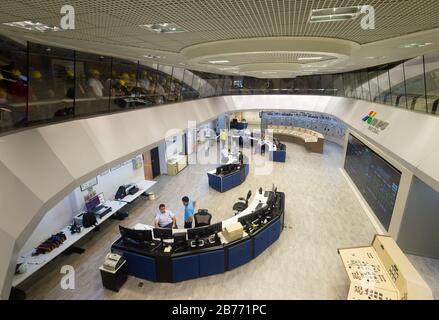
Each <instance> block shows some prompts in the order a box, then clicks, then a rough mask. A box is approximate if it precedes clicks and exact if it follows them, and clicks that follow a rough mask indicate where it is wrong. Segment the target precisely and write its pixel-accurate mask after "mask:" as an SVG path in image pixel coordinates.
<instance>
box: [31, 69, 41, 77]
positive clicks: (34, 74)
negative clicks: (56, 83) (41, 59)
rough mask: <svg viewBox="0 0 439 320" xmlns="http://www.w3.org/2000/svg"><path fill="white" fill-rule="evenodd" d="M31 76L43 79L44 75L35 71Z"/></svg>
mask: <svg viewBox="0 0 439 320" xmlns="http://www.w3.org/2000/svg"><path fill="white" fill-rule="evenodd" d="M30 76H31V77H32V78H34V79H41V78H42V77H43V75H42V74H41V72H40V71H39V70H34V71H32V72H31V73H30Z"/></svg>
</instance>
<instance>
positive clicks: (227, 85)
mask: <svg viewBox="0 0 439 320" xmlns="http://www.w3.org/2000/svg"><path fill="white" fill-rule="evenodd" d="M232 84H233V77H232V76H226V77H225V79H224V94H233V92H232V91H230V90H231V89H232Z"/></svg>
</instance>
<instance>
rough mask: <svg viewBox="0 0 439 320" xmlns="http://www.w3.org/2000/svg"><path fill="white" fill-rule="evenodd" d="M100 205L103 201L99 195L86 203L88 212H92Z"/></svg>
mask: <svg viewBox="0 0 439 320" xmlns="http://www.w3.org/2000/svg"><path fill="white" fill-rule="evenodd" d="M100 204H101V199H100V198H99V195H97V196H94V197H93V198H91V199H89V200H88V201H87V202H86V203H85V208H86V209H87V211H92V210H93V209H94V208H95V207H97V206H98V205H100Z"/></svg>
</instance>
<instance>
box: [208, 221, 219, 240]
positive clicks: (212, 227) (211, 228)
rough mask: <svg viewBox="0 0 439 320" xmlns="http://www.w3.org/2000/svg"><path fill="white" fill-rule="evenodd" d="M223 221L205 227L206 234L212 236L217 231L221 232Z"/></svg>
mask: <svg viewBox="0 0 439 320" xmlns="http://www.w3.org/2000/svg"><path fill="white" fill-rule="evenodd" d="M222 228H223V223H222V222H217V223H215V224H211V225H210V226H207V227H205V236H206V237H208V236H211V235H213V234H215V233H219V232H221V231H222Z"/></svg>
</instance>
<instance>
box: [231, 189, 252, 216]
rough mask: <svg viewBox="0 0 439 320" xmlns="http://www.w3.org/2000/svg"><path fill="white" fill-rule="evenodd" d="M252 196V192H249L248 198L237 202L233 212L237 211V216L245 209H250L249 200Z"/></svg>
mask: <svg viewBox="0 0 439 320" xmlns="http://www.w3.org/2000/svg"><path fill="white" fill-rule="evenodd" d="M251 196H252V191H251V190H249V191H248V192H247V197H246V198H245V199H244V198H239V199H238V200H241V201H239V202H236V203H235V204H234V205H233V210H235V211H236V213H235V215H236V214H238V213H239V212H241V211H244V210H245V209H247V207H248V200H249V199H250V197H251Z"/></svg>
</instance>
